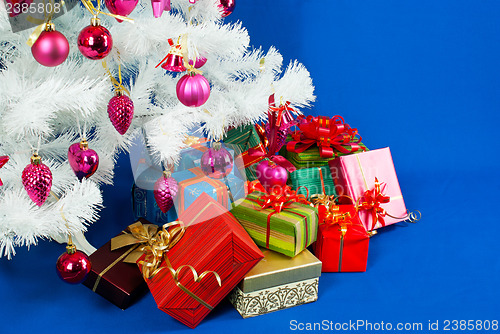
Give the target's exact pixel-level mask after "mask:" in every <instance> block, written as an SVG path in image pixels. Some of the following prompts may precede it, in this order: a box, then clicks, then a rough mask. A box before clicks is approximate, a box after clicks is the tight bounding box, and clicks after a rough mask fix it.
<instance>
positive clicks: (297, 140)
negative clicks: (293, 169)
mask: <svg viewBox="0 0 500 334" xmlns="http://www.w3.org/2000/svg"><path fill="white" fill-rule="evenodd" d="M297 122H298V127H299V129H300V131H301V132H300V133H294V134H293V135H292V137H293V140H292V141H290V142H288V144H287V147H286V148H287V150H288V151H291V152H296V153H301V152H304V151H305V150H307V149H308V148H309V147H311V146H313V145H314V144H316V145H317V146H318V147H319V152H320V155H321V157H322V158H331V157H333V156H334V155H335V151H334V149H335V150H336V151H338V152H341V153H352V152H355V151H357V150H359V149H363V148H362V147H361V146H360V145H359V143H360V142H361V137H356V136H357V134H358V130H357V129H354V128H351V127H350V126H349V124H346V123H345V122H344V119H343V118H342V117H341V116H334V117H333V118H329V117H326V116H318V117H313V116H311V115H309V116H307V118H306V117H304V116H303V115H300V116H299V117H298V118H297Z"/></svg>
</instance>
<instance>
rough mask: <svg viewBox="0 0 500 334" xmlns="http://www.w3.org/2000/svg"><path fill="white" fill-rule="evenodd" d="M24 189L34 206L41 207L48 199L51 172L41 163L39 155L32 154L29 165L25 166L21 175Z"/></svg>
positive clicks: (50, 186)
mask: <svg viewBox="0 0 500 334" xmlns="http://www.w3.org/2000/svg"><path fill="white" fill-rule="evenodd" d="M22 180H23V186H24V189H26V192H27V193H28V196H29V197H30V198H31V200H32V201H33V202H35V204H36V205H38V206H42V204H43V203H45V200H47V197H49V194H50V188H52V172H51V171H50V169H49V167H47V166H46V165H44V164H43V163H42V158H40V156H39V155H37V154H33V156H32V157H31V163H30V164H29V165H27V166H26V167H25V168H24V170H23V173H22Z"/></svg>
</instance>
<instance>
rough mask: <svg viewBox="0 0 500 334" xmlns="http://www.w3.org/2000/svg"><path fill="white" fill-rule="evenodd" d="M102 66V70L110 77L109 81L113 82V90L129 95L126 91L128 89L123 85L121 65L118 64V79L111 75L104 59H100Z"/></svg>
mask: <svg viewBox="0 0 500 334" xmlns="http://www.w3.org/2000/svg"><path fill="white" fill-rule="evenodd" d="M102 67H103V68H104V70H105V71H106V73H107V74H108V76H109V78H110V79H111V83H112V84H113V86H114V88H115V90H116V91H117V92H125V93H127V95H130V92H129V91H128V89H127V88H125V86H123V81H122V67H121V65H118V80H119V81H118V80H116V79H115V77H114V76H113V74H112V73H111V71H110V70H109V68H108V64H107V62H106V60H103V61H102Z"/></svg>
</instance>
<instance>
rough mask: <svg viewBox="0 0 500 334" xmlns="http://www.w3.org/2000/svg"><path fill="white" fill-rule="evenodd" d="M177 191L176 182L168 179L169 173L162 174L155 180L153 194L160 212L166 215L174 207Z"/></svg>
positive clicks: (170, 178)
mask: <svg viewBox="0 0 500 334" xmlns="http://www.w3.org/2000/svg"><path fill="white" fill-rule="evenodd" d="M177 189H178V185H177V181H175V179H174V178H172V177H170V173H169V172H163V175H162V176H161V177H160V178H159V179H158V180H156V182H155V186H154V190H153V194H154V196H155V201H156V204H158V207H159V208H160V210H161V212H163V213H166V212H167V211H168V210H170V208H171V207H172V206H173V205H174V199H175V197H176V196H177Z"/></svg>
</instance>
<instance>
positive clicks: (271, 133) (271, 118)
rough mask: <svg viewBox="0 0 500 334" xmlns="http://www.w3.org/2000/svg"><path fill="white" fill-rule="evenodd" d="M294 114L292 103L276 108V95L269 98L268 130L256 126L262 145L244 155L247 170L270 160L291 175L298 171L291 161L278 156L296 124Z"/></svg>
mask: <svg viewBox="0 0 500 334" xmlns="http://www.w3.org/2000/svg"><path fill="white" fill-rule="evenodd" d="M292 112H293V109H292V108H291V107H290V102H286V103H285V104H282V105H280V106H279V107H276V105H275V103H274V95H271V96H270V97H269V109H268V114H267V115H268V124H267V125H266V128H264V126H262V125H260V124H256V125H255V129H256V131H257V134H258V135H259V138H260V143H259V144H258V145H257V146H255V147H252V148H250V149H248V151H246V152H244V153H243V154H242V158H243V163H244V165H245V168H247V167H249V166H251V165H253V164H255V163H257V162H260V161H262V160H263V159H265V158H268V159H269V160H271V161H272V162H274V163H275V164H277V165H278V166H281V167H284V168H286V170H287V171H288V172H290V173H292V172H294V171H295V170H296V168H295V166H294V165H293V164H292V163H291V162H290V161H288V160H286V159H285V158H284V157H282V156H279V155H276V153H277V152H278V151H279V150H280V148H281V146H282V145H283V143H284V140H285V139H286V136H287V133H288V132H289V129H290V127H292V126H293V124H295V121H294V120H293V115H292ZM280 145H281V146H280Z"/></svg>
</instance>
